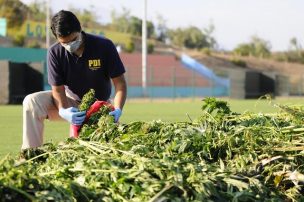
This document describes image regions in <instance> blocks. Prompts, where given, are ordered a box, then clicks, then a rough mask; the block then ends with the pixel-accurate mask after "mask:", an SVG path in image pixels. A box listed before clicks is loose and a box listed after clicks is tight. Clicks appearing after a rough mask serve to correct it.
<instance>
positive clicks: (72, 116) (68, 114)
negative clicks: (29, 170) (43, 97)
mask: <svg viewBox="0 0 304 202" xmlns="http://www.w3.org/2000/svg"><path fill="white" fill-rule="evenodd" d="M59 115H60V116H61V117H62V118H64V119H65V120H67V121H68V122H70V123H71V124H73V125H81V124H82V122H83V121H84V119H85V117H86V112H85V111H83V112H79V110H78V109H77V108H75V107H70V108H67V109H64V108H60V109H59Z"/></svg>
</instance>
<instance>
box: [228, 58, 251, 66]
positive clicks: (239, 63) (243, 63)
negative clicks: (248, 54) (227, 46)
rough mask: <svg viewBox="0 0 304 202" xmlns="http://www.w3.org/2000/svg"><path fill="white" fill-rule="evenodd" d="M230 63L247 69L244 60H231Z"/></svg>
mask: <svg viewBox="0 0 304 202" xmlns="http://www.w3.org/2000/svg"><path fill="white" fill-rule="evenodd" d="M230 62H232V63H233V64H234V65H236V66H239V67H247V63H246V62H245V61H244V60H240V59H236V58H233V59H231V60H230Z"/></svg>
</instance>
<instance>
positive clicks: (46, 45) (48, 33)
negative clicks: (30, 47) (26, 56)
mask: <svg viewBox="0 0 304 202" xmlns="http://www.w3.org/2000/svg"><path fill="white" fill-rule="evenodd" d="M49 29H50V0H46V29H45V37H46V43H45V47H46V49H48V48H49V47H50V31H49Z"/></svg>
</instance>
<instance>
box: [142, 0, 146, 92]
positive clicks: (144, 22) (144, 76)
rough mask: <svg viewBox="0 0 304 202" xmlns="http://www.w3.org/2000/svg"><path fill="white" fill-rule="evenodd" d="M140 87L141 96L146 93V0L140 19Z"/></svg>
mask: <svg viewBox="0 0 304 202" xmlns="http://www.w3.org/2000/svg"><path fill="white" fill-rule="evenodd" d="M141 38H142V89H143V96H144V97H145V96H146V95H147V0H144V10H143V19H142V37H141Z"/></svg>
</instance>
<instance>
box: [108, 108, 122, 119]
mask: <svg viewBox="0 0 304 202" xmlns="http://www.w3.org/2000/svg"><path fill="white" fill-rule="evenodd" d="M121 114H122V111H121V109H119V108H116V109H115V110H114V111H111V112H110V113H109V115H112V116H114V121H115V123H117V122H118V120H119V117H120V116H121Z"/></svg>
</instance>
